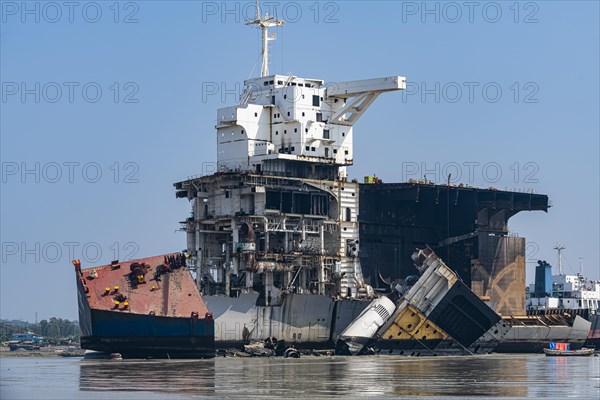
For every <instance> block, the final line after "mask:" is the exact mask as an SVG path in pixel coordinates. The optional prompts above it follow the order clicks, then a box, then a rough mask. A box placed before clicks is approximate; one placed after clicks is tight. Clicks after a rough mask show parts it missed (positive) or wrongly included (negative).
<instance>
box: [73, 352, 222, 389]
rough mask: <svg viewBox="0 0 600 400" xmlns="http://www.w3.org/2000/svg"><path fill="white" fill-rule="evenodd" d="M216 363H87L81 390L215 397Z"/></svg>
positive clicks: (83, 365)
mask: <svg viewBox="0 0 600 400" xmlns="http://www.w3.org/2000/svg"><path fill="white" fill-rule="evenodd" d="M214 389H215V360H214V359H212V360H169V361H164V360H148V361H136V360H120V361H117V360H94V361H91V360H90V361H88V360H83V361H82V362H81V365H80V368H79V390H81V391H107V392H108V391H125V392H142V391H144V392H153V393H170V394H176V395H185V396H187V395H194V396H211V395H213V394H214Z"/></svg>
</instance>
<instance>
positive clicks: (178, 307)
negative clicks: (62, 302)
mask: <svg viewBox="0 0 600 400" xmlns="http://www.w3.org/2000/svg"><path fill="white" fill-rule="evenodd" d="M73 263H74V265H75V269H76V275H77V280H78V282H77V287H78V296H79V324H80V328H81V340H82V348H85V349H90V350H99V351H105V352H109V353H110V352H118V353H122V354H123V356H124V357H132V358H133V357H135V358H145V357H165V358H166V357H169V358H205V357H213V356H214V321H213V319H212V314H210V313H209V312H208V308H207V307H206V304H205V303H204V300H203V299H202V296H201V295H200V293H199V292H198V289H197V287H196V283H195V282H194V279H193V278H192V276H191V274H190V272H189V271H188V269H187V267H186V265H185V256H184V255H183V254H180V253H173V254H167V255H161V256H156V257H148V258H143V259H139V260H133V261H127V262H121V263H119V262H113V263H112V264H111V265H104V266H100V267H94V268H88V269H85V270H82V269H81V266H80V264H79V261H74V262H73Z"/></svg>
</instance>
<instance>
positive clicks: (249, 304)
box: [204, 293, 369, 349]
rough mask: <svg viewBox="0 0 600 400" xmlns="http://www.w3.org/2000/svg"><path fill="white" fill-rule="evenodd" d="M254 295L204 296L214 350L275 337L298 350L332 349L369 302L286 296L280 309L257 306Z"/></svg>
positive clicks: (241, 345)
mask: <svg viewBox="0 0 600 400" xmlns="http://www.w3.org/2000/svg"><path fill="white" fill-rule="evenodd" d="M257 299H258V294H257V293H242V294H240V296H239V297H228V296H204V301H205V302H206V305H207V306H208V309H209V310H210V311H211V312H212V313H213V316H214V322H215V345H216V347H218V348H242V347H243V346H244V345H245V344H248V343H250V342H251V341H264V340H265V339H267V338H272V337H275V338H277V339H278V340H284V341H285V342H286V343H287V344H291V345H293V346H294V347H296V348H299V349H324V348H333V340H334V339H335V338H336V337H337V336H339V335H340V334H341V332H342V331H343V330H344V329H345V328H346V327H347V326H348V325H349V324H350V322H352V321H353V320H354V318H356V317H357V316H358V315H359V314H360V313H361V312H362V310H363V309H364V308H365V307H366V306H368V305H369V301H357V300H354V301H351V300H334V299H332V298H331V297H329V296H322V295H312V294H309V295H305V294H290V295H288V296H286V297H285V299H284V300H283V301H282V303H281V305H278V306H262V305H257V304H256V303H257Z"/></svg>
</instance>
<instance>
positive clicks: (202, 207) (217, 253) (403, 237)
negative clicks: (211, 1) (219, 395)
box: [174, 5, 548, 353]
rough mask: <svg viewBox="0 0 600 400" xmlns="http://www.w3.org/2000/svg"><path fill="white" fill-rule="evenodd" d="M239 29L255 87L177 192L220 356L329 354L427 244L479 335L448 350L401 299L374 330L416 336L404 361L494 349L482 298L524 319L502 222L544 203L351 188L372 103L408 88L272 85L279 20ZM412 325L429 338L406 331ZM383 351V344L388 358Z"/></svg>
mask: <svg viewBox="0 0 600 400" xmlns="http://www.w3.org/2000/svg"><path fill="white" fill-rule="evenodd" d="M257 9H258V5H257ZM257 11H258V10H257ZM248 23H249V24H253V25H257V26H258V27H259V28H260V29H262V38H263V41H262V46H263V47H262V70H261V75H260V77H257V78H253V79H249V80H247V81H245V83H244V91H243V94H242V96H241V98H240V104H238V105H235V106H231V107H225V108H221V109H219V110H218V111H217V125H216V131H217V132H216V134H217V172H215V173H214V174H212V175H206V176H196V177H190V178H188V179H187V180H184V181H181V182H177V183H175V185H174V186H175V188H176V195H177V197H178V198H187V199H188V200H189V201H190V202H191V206H192V212H191V216H190V217H189V218H188V219H187V220H186V221H184V222H183V223H182V224H183V229H184V230H185V231H186V232H187V252H188V253H189V255H190V259H189V260H188V263H189V264H190V266H191V267H192V268H193V269H194V270H195V271H196V278H197V284H198V287H199V289H200V291H201V293H202V296H203V299H204V301H205V302H206V304H207V306H208V309H209V310H210V311H211V312H212V313H213V315H214V318H215V341H216V343H217V346H219V347H227V346H241V345H243V344H247V343H249V342H250V341H251V340H265V339H267V338H273V337H275V338H277V339H279V340H285V342H286V343H290V344H293V345H294V346H296V347H298V348H302V347H305V348H314V349H316V348H331V347H332V346H333V343H334V342H335V341H336V340H337V339H338V338H340V336H341V335H342V332H343V331H344V330H346V328H348V327H349V326H350V325H351V323H352V322H353V321H355V319H357V317H359V316H361V315H363V316H364V311H365V310H367V311H368V310H369V309H368V308H367V307H368V306H369V304H372V302H373V301H374V300H375V301H377V300H376V299H382V300H381V302H382V303H385V300H383V298H384V297H385V296H388V297H389V296H392V297H393V296H395V294H394V288H395V287H397V285H398V284H400V286H402V285H404V287H407V284H408V283H411V284H415V282H416V281H418V280H421V279H425V274H423V275H422V276H421V277H420V278H419V276H420V271H419V270H418V266H415V264H414V263H413V260H412V259H411V254H412V253H413V251H414V250H415V249H416V248H425V247H426V246H430V247H431V248H432V249H433V250H434V251H436V252H438V253H439V254H440V255H441V256H444V257H446V260H445V261H446V264H447V265H448V266H449V267H450V268H452V269H454V271H452V275H453V276H452V277H448V279H446V280H441V281H440V282H443V283H444V284H445V285H447V287H446V288H445V290H443V291H442V292H443V296H441V297H440V298H438V299H437V300H439V301H447V302H450V303H452V304H453V308H452V309H453V310H455V311H456V313H457V314H456V315H458V314H461V313H462V314H463V315H464V314H465V313H467V314H468V313H469V312H471V311H473V310H475V311H473V313H472V314H471V315H470V317H469V323H470V324H472V326H478V328H477V329H476V330H474V331H473V332H475V331H477V332H479V334H478V335H476V337H475V336H473V332H470V333H469V334H468V335H467V336H469V337H468V338H466V336H465V337H464V338H460V337H453V335H452V334H453V331H452V329H449V330H447V331H444V329H443V328H442V327H439V326H438V325H439V322H440V321H441V320H440V321H438V324H436V323H435V322H434V321H432V320H431V318H432V317H431V315H430V314H428V312H429V311H431V310H430V307H429V306H431V304H430V305H429V306H427V305H426V304H425V303H426V302H427V300H426V299H425V300H423V299H421V301H423V302H425V303H423V304H422V306H423V309H425V310H429V311H427V312H426V313H423V312H422V311H421V312H420V313H419V315H417V318H416V319H415V315H416V313H412V315H411V314H407V312H408V311H406V310H410V307H411V306H410V305H409V304H405V303H402V302H401V301H400V304H399V305H398V307H396V305H395V303H394V306H392V305H390V304H388V308H389V310H387V308H386V307H385V306H383V305H382V307H380V308H377V306H375V308H376V309H378V310H380V311H381V310H382V311H381V312H383V311H385V313H388V314H389V315H386V318H385V319H386V321H387V320H388V319H389V318H390V317H391V316H392V314H393V318H391V319H389V321H391V322H389V323H388V324H387V325H386V326H383V325H382V326H381V327H380V326H378V327H377V328H378V329H379V328H381V329H384V331H382V332H383V333H386V332H392V331H393V332H396V334H397V333H398V332H399V331H400V330H404V331H407V332H412V333H410V334H407V336H406V337H405V338H403V339H402V340H403V341H402V343H403V344H402V345H401V346H400V347H402V348H407V349H408V348H421V349H428V350H431V349H433V348H435V347H436V346H438V345H439V346H440V347H439V348H440V349H441V348H448V346H447V345H448V344H450V347H451V344H452V343H454V344H456V343H457V342H458V343H459V344H460V343H462V344H461V345H459V346H458V347H461V348H464V349H465V350H466V352H467V353H476V352H478V350H479V349H482V350H481V351H490V350H491V348H490V346H488V345H485V344H484V343H483V342H482V341H481V340H483V339H481V338H484V339H485V338H488V339H489V340H490V341H491V342H494V343H495V342H496V341H497V340H499V339H501V336H502V334H503V333H506V332H505V330H502V329H501V330H500V331H501V332H500V333H499V332H495V333H494V332H493V331H497V330H498V329H497V328H498V326H497V324H498V321H499V318H500V317H499V316H498V314H496V313H495V312H494V311H493V309H492V308H490V307H487V306H485V307H486V309H485V310H484V309H483V308H481V304H483V303H482V302H481V300H480V298H482V299H485V300H488V304H492V305H494V306H495V309H496V311H498V312H499V313H502V314H507V315H511V314H513V315H518V314H524V312H525V295H524V293H525V239H524V238H521V237H515V236H509V235H508V225H507V222H508V219H509V218H510V217H511V216H513V215H515V214H516V213H518V212H520V211H522V210H543V211H547V208H548V198H547V196H544V195H536V194H531V193H517V192H508V191H499V190H495V189H479V188H471V187H463V186H452V185H447V186H446V185H434V184H431V183H429V182H424V181H418V182H409V183H403V184H383V183H373V182H374V181H375V180H373V179H368V180H365V183H359V182H358V181H357V180H352V179H349V178H348V174H347V167H349V166H351V165H352V164H353V159H354V154H353V152H354V149H353V126H354V124H355V123H356V122H357V121H358V119H359V118H360V117H361V116H362V115H363V114H364V113H365V112H366V111H367V110H368V108H369V107H370V106H371V105H372V104H373V102H374V101H375V99H376V98H377V97H378V96H379V95H380V94H382V93H386V92H394V91H399V90H404V89H405V88H406V78H404V77H401V76H388V77H383V78H376V79H366V80H359V81H350V82H337V83H334V84H327V85H326V84H325V82H324V81H322V80H319V79H306V78H300V77H297V76H289V75H277V74H270V73H269V68H268V65H269V64H268V54H269V51H268V43H269V41H270V40H273V39H274V37H273V36H272V35H269V34H268V29H269V28H270V27H274V26H281V25H283V21H280V20H276V19H275V18H273V17H269V16H268V15H267V16H264V17H263V16H261V15H260V13H257V16H256V18H255V19H254V20H253V21H248ZM447 269H448V267H446V270H447ZM436 271H438V272H439V269H438V270H436ZM438 272H436V273H438ZM449 282H452V284H450V283H449ZM438 283H439V282H438ZM459 283H460V284H459ZM452 285H454V286H452ZM415 286H417V285H415ZM438 286H439V285H438ZM438 286H435V285H434V286H433V287H431V288H430V289H431V290H434V291H439V290H441V287H438ZM451 286H452V288H453V289H450V290H449V288H450V287H451ZM407 293H408V294H410V293H411V292H410V290H409V291H408V292H407ZM466 293H469V294H471V295H473V293H474V295H473V296H469V295H465V294H466ZM405 295H406V294H405ZM446 295H448V296H450V297H448V298H446V297H444V296H446ZM442 297H443V298H442ZM478 297H479V298H478ZM388 300H389V298H388ZM390 301H391V300H390ZM392 303H393V301H392ZM403 304H404V306H403ZM398 310H400V311H398ZM469 310H470V311H469ZM476 311H477V312H476ZM361 313H362V314H361ZM385 313H384V314H385ZM399 313H402V315H399ZM490 313H491V314H493V315H490ZM405 314H406V315H405ZM407 315H408V316H407ZM480 317H481V318H480ZM410 318H413V319H415V321H417V320H418V321H417V322H418V323H419V326H422V327H423V329H424V330H426V331H427V333H426V334H425V335H422V334H421V333H419V332H418V331H415V332H413V331H412V330H411V329H410V328H411V326H412V324H411V323H410V322H406V321H408V319H410ZM382 324H383V321H382ZM402 324H405V325H402ZM436 326H437V327H438V328H439V329H435V327H436ZM494 327H495V328H494ZM456 329H458V328H456ZM490 329H493V331H492V333H491V334H490ZM459 330H460V329H459ZM459 330H456V331H455V332H454V334H455V335H460V334H461V333H460V332H459ZM371 333H373V334H375V332H371ZM380 333H381V332H380ZM427 335H430V336H428V337H426V338H425V339H427V340H421V339H423V336H427ZM494 335H495V336H494ZM388 336H389V335H388ZM429 339H431V340H429ZM390 341H391V342H394V340H391V339H390V338H387V339H386V340H385V343H383V344H384V346H383V347H384V348H390V349H391V348H394V346H395V345H394V344H390ZM491 342H490V343H491ZM474 343H475V345H473V344H474ZM471 345H473V346H471Z"/></svg>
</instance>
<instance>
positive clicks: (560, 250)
mask: <svg viewBox="0 0 600 400" xmlns="http://www.w3.org/2000/svg"><path fill="white" fill-rule="evenodd" d="M565 248H566V247H565V246H563V245H562V244H557V245H556V246H554V250H556V251H558V274H559V275H562V274H563V267H562V254H561V252H562V251H563V250H564V249H565Z"/></svg>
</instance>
